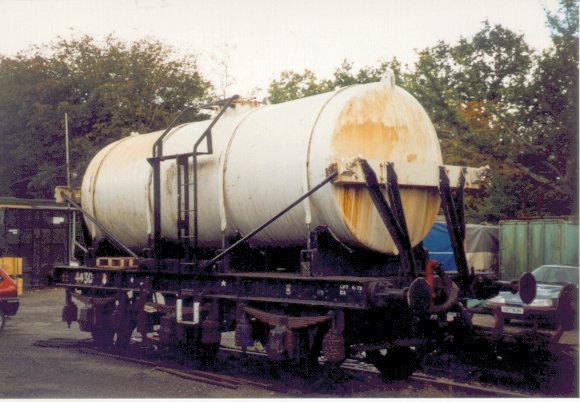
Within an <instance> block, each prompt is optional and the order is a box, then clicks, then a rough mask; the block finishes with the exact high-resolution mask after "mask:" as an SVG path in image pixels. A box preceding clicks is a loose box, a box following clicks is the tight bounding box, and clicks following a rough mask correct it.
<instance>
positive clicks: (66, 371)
mask: <svg viewBox="0 0 580 402" xmlns="http://www.w3.org/2000/svg"><path fill="white" fill-rule="evenodd" d="M63 301H64V290H62V289H44V290H37V291H31V292H27V293H25V294H24V295H23V296H22V297H21V300H20V309H19V311H18V313H17V314H16V316H14V317H12V318H10V319H9V320H8V322H7V323H6V327H5V329H4V331H3V332H2V334H0V358H1V362H2V363H1V364H0V384H2V386H1V387H0V398H216V397H219V398H240V397H261V398H263V397H270V398H275V397H281V396H285V395H283V394H276V393H273V392H270V391H267V390H263V389H259V388H247V387H242V388H238V389H236V390H231V389H226V388H222V387H216V386H212V385H208V384H201V383H196V382H194V381H190V380H184V379H180V378H178V377H175V376H173V375H170V374H167V373H163V372H159V371H153V370H151V368H150V367H143V366H141V365H138V364H133V363H129V362H123V361H119V360H113V359H110V358H107V357H101V356H94V355H87V354H83V353H78V352H76V351H74V350H67V349H52V348H40V347H36V346H34V343H35V342H36V341H38V340H48V339H52V338H67V339H87V333H85V332H81V331H80V330H79V329H78V326H77V325H78V324H76V323H73V324H72V325H71V329H68V328H67V326H66V323H64V322H62V321H61V320H60V317H61V309H62V304H63Z"/></svg>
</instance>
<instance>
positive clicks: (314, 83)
mask: <svg viewBox="0 0 580 402" xmlns="http://www.w3.org/2000/svg"><path fill="white" fill-rule="evenodd" d="M387 69H390V70H393V71H395V73H400V72H401V64H400V63H399V62H398V60H397V59H392V60H391V61H390V62H384V61H382V62H379V64H378V66H377V67H369V66H366V67H363V68H362V69H360V70H358V71H354V69H353V63H352V62H350V61H349V60H347V59H345V60H344V61H343V62H342V64H341V65H340V66H339V67H338V68H336V69H335V70H334V76H333V78H332V79H319V78H318V77H316V74H314V73H313V72H312V71H311V70H304V73H302V74H301V73H296V72H294V71H284V72H282V73H281V74H280V78H278V79H275V80H273V81H272V82H271V83H270V87H269V89H268V97H266V99H265V100H266V102H268V103H281V102H288V101H291V100H294V99H300V98H303V97H305V96H312V95H317V94H321V93H324V92H328V91H332V90H333V89H336V88H342V87H346V86H348V85H353V84H363V83H368V82H376V81H379V80H380V79H381V77H382V76H383V74H384V73H385V71H386V70H387Z"/></svg>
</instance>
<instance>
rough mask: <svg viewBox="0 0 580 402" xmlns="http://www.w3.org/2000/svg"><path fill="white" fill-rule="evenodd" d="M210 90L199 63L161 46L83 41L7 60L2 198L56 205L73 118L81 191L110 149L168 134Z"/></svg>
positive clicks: (1, 114)
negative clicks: (143, 136) (90, 166)
mask: <svg viewBox="0 0 580 402" xmlns="http://www.w3.org/2000/svg"><path fill="white" fill-rule="evenodd" d="M209 90H210V84H209V83H208V82H207V81H205V80H204V79H203V78H202V77H201V75H200V74H199V72H198V69H197V65H196V62H195V59H193V58H190V57H185V58H177V57H175V55H174V53H173V51H172V49H171V48H170V47H167V46H166V45H163V44H161V43H160V42H158V41H154V40H141V41H137V42H134V43H132V44H129V45H127V44H124V43H123V42H121V41H120V40H118V39H116V38H115V37H113V36H109V37H107V39H106V41H105V43H104V45H98V44H97V43H96V42H95V41H94V40H93V39H91V38H90V37H88V36H82V37H80V38H76V39H72V40H63V39H61V40H58V41H57V42H56V43H53V44H50V45H46V46H43V47H37V48H34V49H31V50H30V51H27V52H23V53H20V54H18V55H17V56H16V57H14V58H7V57H0V94H2V95H1V96H0V146H1V147H2V149H3V150H6V151H5V152H4V155H3V156H2V160H1V163H0V193H1V194H4V195H7V194H14V195H16V196H22V197H48V198H50V197H52V194H53V190H54V187H55V186H56V185H62V184H65V183H66V177H65V173H66V172H65V169H66V167H65V137H64V135H65V134H64V132H65V130H64V114H65V112H66V113H68V118H69V132H70V138H71V166H72V173H73V176H76V177H77V179H76V180H74V181H73V184H74V185H79V184H80V182H79V180H80V178H81V177H82V174H83V173H84V170H85V167H86V165H87V163H88V161H90V159H91V158H92V157H93V156H94V154H95V153H96V152H97V151H98V150H99V149H101V148H102V147H103V146H104V145H106V144H108V143H110V142H112V141H115V140H118V139H120V138H122V137H125V136H127V135H129V134H130V133H131V132H132V131H137V132H150V131H153V130H159V129H162V128H164V127H165V126H167V124H168V123H169V122H170V121H171V120H172V119H173V118H174V117H175V115H176V113H178V112H179V111H180V110H181V109H183V108H184V107H185V105H187V104H190V103H192V102H194V101H196V100H202V99H204V98H207V97H208V91H209Z"/></svg>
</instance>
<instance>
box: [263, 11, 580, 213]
mask: <svg viewBox="0 0 580 402" xmlns="http://www.w3.org/2000/svg"><path fill="white" fill-rule="evenodd" d="M560 5H561V7H560V10H559V11H558V13H556V14H551V13H547V16H546V17H547V26H548V27H549V28H550V30H551V36H552V40H553V46H552V48H550V49H548V50H546V51H544V52H543V53H542V54H536V53H534V51H532V49H530V47H529V46H528V45H527V44H526V42H525V40H524V38H523V36H522V35H518V34H515V33H514V32H512V31H510V30H508V29H506V28H504V27H502V26H501V25H495V26H491V25H490V24H489V22H484V23H483V26H482V29H481V30H480V31H479V32H478V33H476V34H475V35H474V36H473V37H472V38H469V39H468V38H461V39H460V40H459V42H458V43H457V44H455V45H450V44H447V43H444V42H439V43H437V44H436V45H435V46H433V47H430V48H426V49H423V50H421V51H419V52H418V56H419V57H418V61H417V62H416V63H415V65H414V66H413V67H412V68H409V67H407V66H405V68H403V67H402V66H401V65H400V63H398V61H397V60H396V59H393V60H392V61H391V62H388V63H386V62H381V63H379V64H378V66H377V67H375V68H373V67H364V68H362V69H360V70H358V71H355V70H354V68H353V65H352V63H351V62H349V61H347V60H345V61H344V62H343V63H342V65H341V66H340V67H338V68H337V69H336V70H335V72H334V77H333V79H331V80H318V79H312V78H315V77H314V75H313V74H312V73H309V74H304V75H300V74H296V73H292V72H286V73H284V76H283V77H292V80H291V83H292V84H291V85H287V86H286V85H280V84H281V83H282V81H274V82H273V84H272V86H271V87H270V89H271V91H272V89H275V90H276V92H275V95H276V96H275V97H270V100H271V101H275V100H278V99H283V100H291V99H296V98H299V97H301V96H306V94H305V93H304V92H300V91H297V90H294V88H300V87H302V86H304V85H306V87H307V88H308V92H309V93H310V94H313V93H320V92H325V91H328V90H330V89H333V88H335V87H342V86H346V85H352V84H357V83H367V82H372V81H378V80H379V79H380V77H381V76H382V74H384V71H385V70H386V69H391V70H393V71H394V72H395V74H396V76H397V83H398V85H399V86H401V87H403V88H405V89H406V90H407V91H409V92H410V93H411V94H413V96H415V97H416V98H417V99H418V101H419V102H420V103H421V104H422V106H423V107H424V108H425V110H426V111H427V113H428V114H429V116H430V117H431V120H432V121H433V124H434V125H435V128H436V130H437V133H438V136H439V139H440V141H441V148H442V151H443V157H444V160H445V162H446V163H448V164H457V165H467V166H484V165H489V166H490V167H491V180H490V183H489V185H488V186H487V188H485V190H484V192H483V194H478V195H477V196H468V197H467V198H466V216H467V218H468V219H469V220H470V221H473V222H482V221H488V222H497V221H498V220H500V219H513V218H518V217H530V216H558V215H570V214H577V213H578V199H577V198H578V85H579V84H578V50H579V49H578V0H561V1H560ZM270 93H271V94H272V92H270Z"/></svg>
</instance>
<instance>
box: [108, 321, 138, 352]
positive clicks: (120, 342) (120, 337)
mask: <svg viewBox="0 0 580 402" xmlns="http://www.w3.org/2000/svg"><path fill="white" fill-rule="evenodd" d="M134 329H135V327H130V326H128V327H127V328H123V329H122V330H119V331H117V332H115V335H116V336H115V337H114V341H113V344H114V345H115V346H116V347H118V348H121V349H126V348H127V347H128V346H129V343H131V335H133V330H134Z"/></svg>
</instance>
